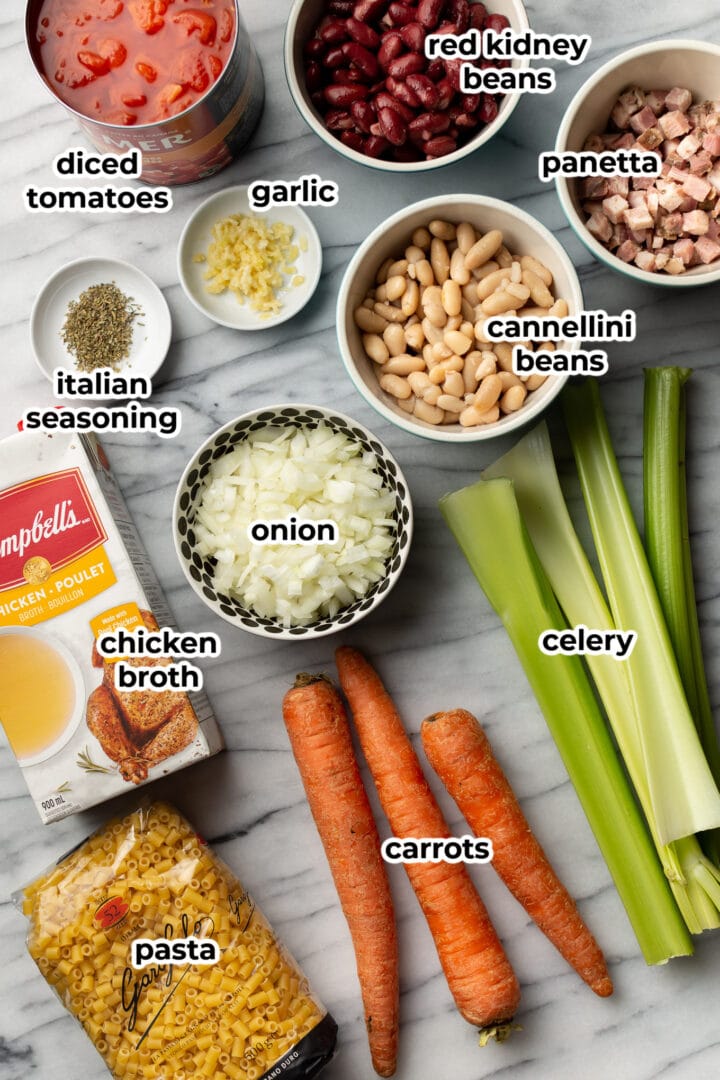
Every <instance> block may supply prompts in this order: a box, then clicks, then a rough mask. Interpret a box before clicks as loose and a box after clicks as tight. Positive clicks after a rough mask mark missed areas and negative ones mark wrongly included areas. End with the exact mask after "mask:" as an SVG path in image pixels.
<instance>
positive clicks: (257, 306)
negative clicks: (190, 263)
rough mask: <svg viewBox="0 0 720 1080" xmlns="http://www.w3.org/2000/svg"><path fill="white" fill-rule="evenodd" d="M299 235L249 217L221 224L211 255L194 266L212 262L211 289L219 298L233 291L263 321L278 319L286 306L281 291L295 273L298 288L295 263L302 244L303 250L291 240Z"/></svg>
mask: <svg viewBox="0 0 720 1080" xmlns="http://www.w3.org/2000/svg"><path fill="white" fill-rule="evenodd" d="M294 233H295V230H294V228H293V227H292V225H285V224H284V223H282V222H275V224H273V225H270V224H268V222H266V221H265V220H264V218H261V217H253V216H250V215H247V214H232V215H230V217H226V218H222V219H221V220H220V221H217V222H216V223H215V224H214V225H213V229H212V240H211V242H210V245H209V247H208V250H207V253H206V254H204V255H196V256H195V257H194V261H195V262H207V271H206V272H205V275H204V277H205V280H206V281H208V282H209V284H208V285H206V286H205V288H206V291H207V292H209V293H212V294H217V293H222V292H225V290H226V289H230V290H231V292H233V293H234V294H235V296H236V297H237V299H238V301H239V303H241V304H244V303H245V302H246V301H249V303H250V306H251V308H252V309H253V311H257V312H259V313H260V314H261V315H262V316H263V317H264V318H269V317H270V316H271V315H276V314H277V313H278V312H279V311H280V309H281V307H282V303H281V301H280V300H279V299H278V297H277V290H279V289H281V288H282V287H283V285H284V284H285V278H284V275H287V276H289V277H293V276H294V275H295V276H294V280H293V284H299V280H298V278H299V275H297V270H296V267H295V265H294V264H295V261H296V259H297V258H298V257H299V255H300V249H301V247H302V242H301V243H300V246H298V245H297V244H295V243H293V242H292V241H293V236H294ZM303 280H304V279H303Z"/></svg>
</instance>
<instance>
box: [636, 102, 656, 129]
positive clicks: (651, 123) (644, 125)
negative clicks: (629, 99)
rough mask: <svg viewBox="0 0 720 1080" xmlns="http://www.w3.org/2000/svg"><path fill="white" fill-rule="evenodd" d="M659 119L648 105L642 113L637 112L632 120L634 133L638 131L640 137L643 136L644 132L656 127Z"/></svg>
mask: <svg viewBox="0 0 720 1080" xmlns="http://www.w3.org/2000/svg"><path fill="white" fill-rule="evenodd" d="M656 120H657V117H656V115H655V113H654V112H653V111H652V109H651V108H650V106H649V105H646V106H645V108H644V109H641V110H640V112H636V113H635V115H634V116H632V117H631V119H630V127H631V128H632V129H633V131H636V132H637V133H638V135H642V133H643V131H647V129H648V128H651V127H655V122H656Z"/></svg>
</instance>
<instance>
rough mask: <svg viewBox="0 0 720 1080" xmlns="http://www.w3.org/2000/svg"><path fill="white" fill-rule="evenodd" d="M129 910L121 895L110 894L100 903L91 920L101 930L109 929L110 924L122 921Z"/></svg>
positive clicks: (115, 924) (113, 924)
mask: <svg viewBox="0 0 720 1080" xmlns="http://www.w3.org/2000/svg"><path fill="white" fill-rule="evenodd" d="M129 910H130V905H129V904H128V903H127V902H126V901H125V900H123V898H122V897H121V896H111V897H110V899H109V900H105V901H104V902H103V903H102V904H101V905H100V907H99V908H98V909H97V911H96V912H95V914H94V916H93V920H94V922H95V923H97V925H98V926H99V927H100V929H101V930H109V929H110V927H111V926H117V924H118V923H119V922H122V921H123V919H124V918H125V916H126V915H127V913H128V911H129Z"/></svg>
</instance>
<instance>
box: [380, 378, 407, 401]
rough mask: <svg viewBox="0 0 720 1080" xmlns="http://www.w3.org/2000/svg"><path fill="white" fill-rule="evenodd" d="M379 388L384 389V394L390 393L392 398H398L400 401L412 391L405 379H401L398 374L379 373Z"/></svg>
mask: <svg viewBox="0 0 720 1080" xmlns="http://www.w3.org/2000/svg"><path fill="white" fill-rule="evenodd" d="M380 388H381V389H382V390H384V391H385V393H386V394H391V395H392V396H393V397H394V398H399V399H400V401H404V400H405V399H406V398H409V397H410V395H411V393H412V390H411V389H410V384H409V383H408V381H407V379H403V378H402V376H400V375H381V377H380Z"/></svg>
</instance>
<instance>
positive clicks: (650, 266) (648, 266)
mask: <svg viewBox="0 0 720 1080" xmlns="http://www.w3.org/2000/svg"><path fill="white" fill-rule="evenodd" d="M635 265H636V266H639V267H640V269H641V270H649V271H651V272H652V271H653V270H654V269H655V256H654V255H653V253H652V251H638V253H637V255H636V256H635Z"/></svg>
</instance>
